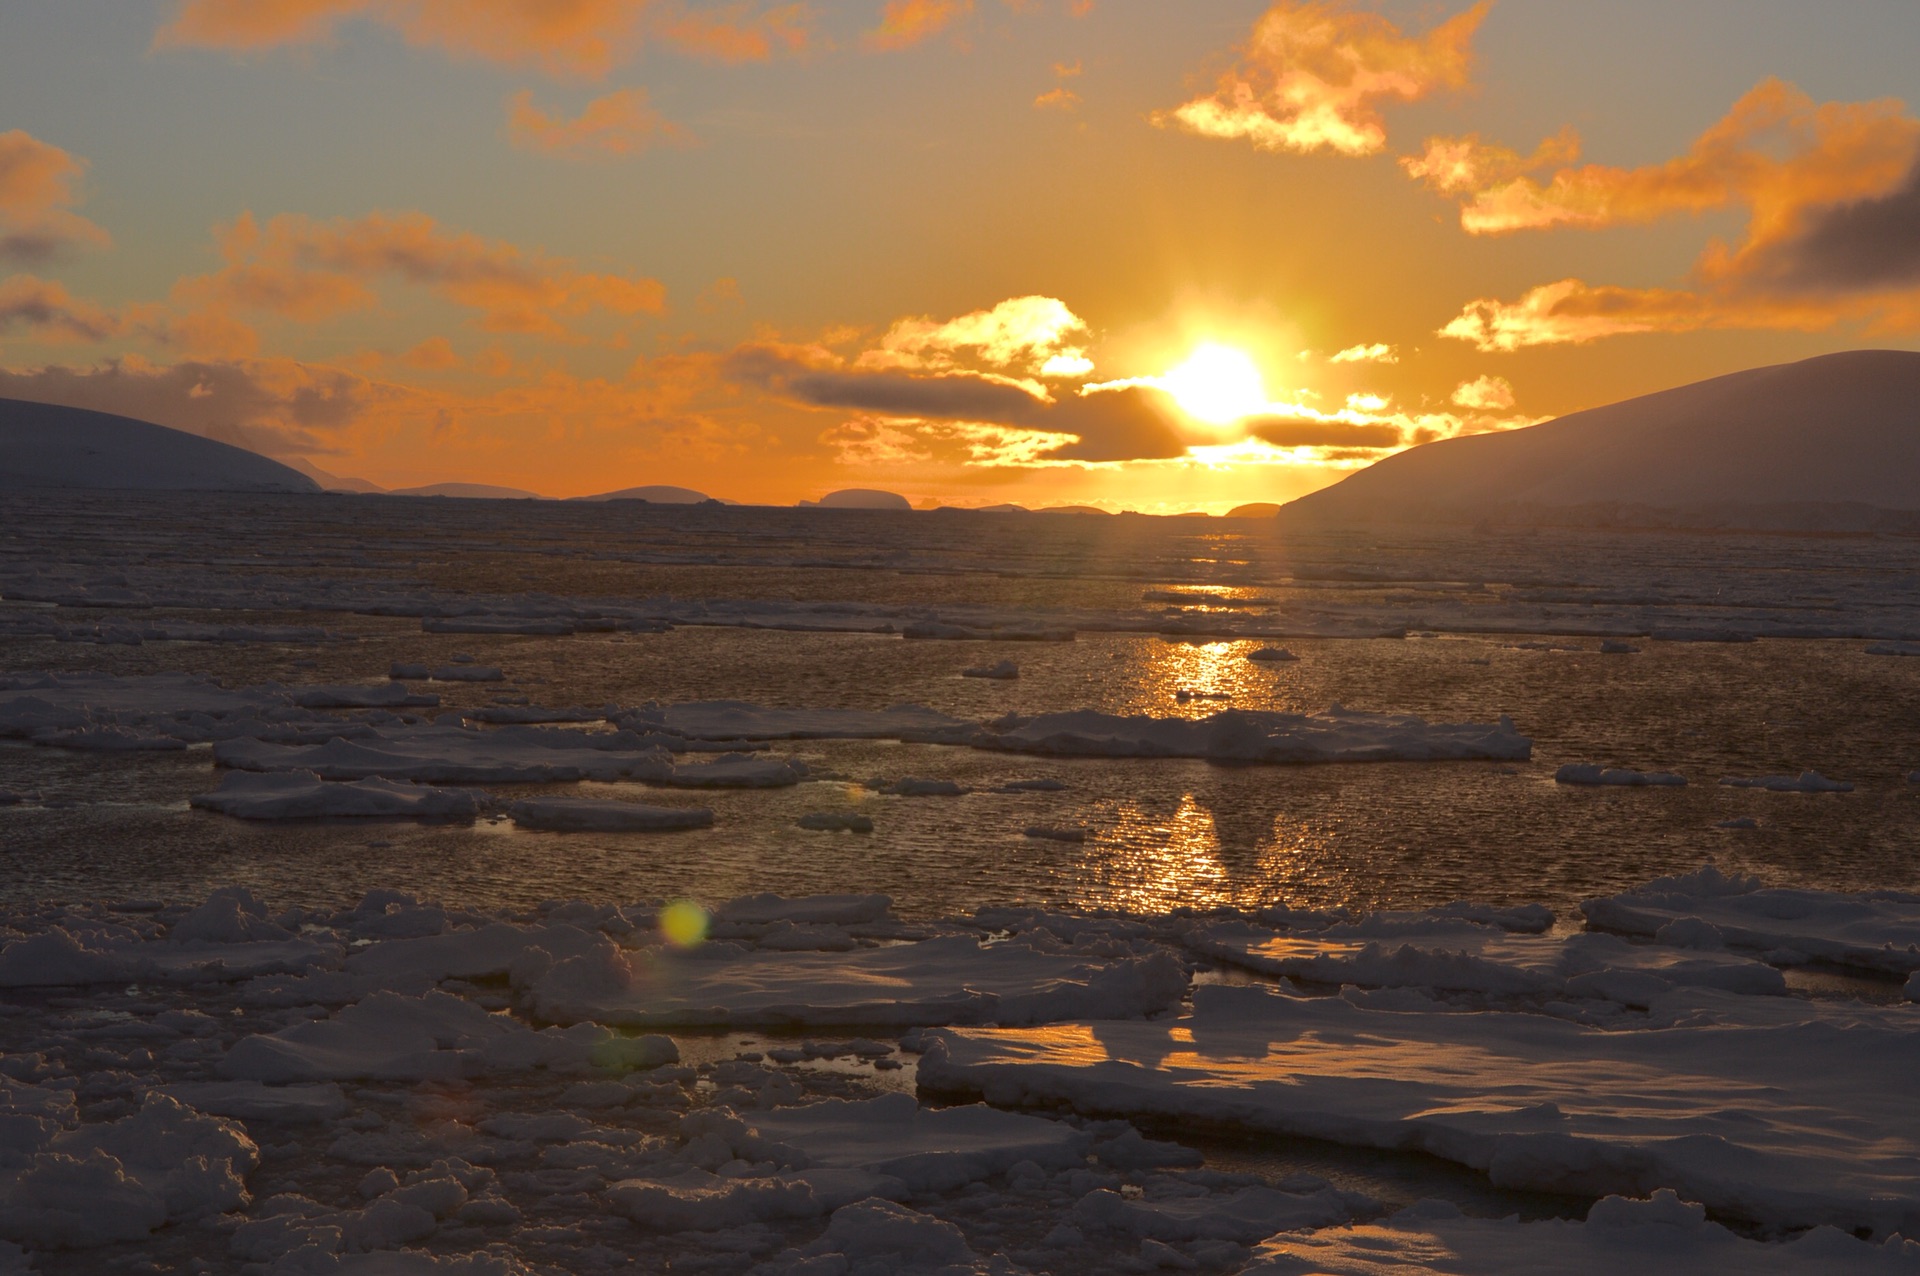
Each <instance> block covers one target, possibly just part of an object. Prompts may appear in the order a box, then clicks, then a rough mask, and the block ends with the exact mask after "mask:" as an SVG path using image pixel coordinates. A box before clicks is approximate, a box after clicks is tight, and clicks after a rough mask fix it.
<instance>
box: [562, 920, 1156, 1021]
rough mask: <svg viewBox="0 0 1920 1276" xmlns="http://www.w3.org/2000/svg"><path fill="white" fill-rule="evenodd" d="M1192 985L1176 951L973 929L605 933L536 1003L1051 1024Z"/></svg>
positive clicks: (578, 1015)
mask: <svg viewBox="0 0 1920 1276" xmlns="http://www.w3.org/2000/svg"><path fill="white" fill-rule="evenodd" d="M1186 986H1187V977H1186V973H1185V971H1183V970H1182V969H1181V968H1180V964H1179V963H1178V962H1177V961H1175V960H1173V959H1172V958H1171V957H1169V956H1167V955H1166V954H1164V953H1161V954H1155V955H1152V956H1147V957H1140V958H1130V959H1125V960H1120V961H1111V962H1107V961H1089V960H1087V959H1086V958H1084V957H1080V956H1077V955H1075V954H1073V953H1071V952H1068V953H1059V952H1051V951H1046V950H1045V949H1044V948H1043V947H1040V946H1036V945H1034V944H1032V943H1027V942H1021V941H1017V940H1016V941H1012V942H1008V943H1002V944H990V945H989V944H982V943H980V942H979V941H978V940H975V939H973V938H971V937H969V936H965V935H949V936H938V937H935V938H932V939H925V940H921V941H919V942H917V943H906V944H896V945H890V946H886V947H879V948H860V949H856V950H855V951H852V952H845V953H828V952H791V953H777V952H769V953H761V952H753V951H746V950H742V949H739V948H734V947H732V946H731V945H727V944H709V945H707V946H706V947H704V948H700V949H695V950H691V951H681V950H677V949H673V948H670V947H669V948H663V949H658V950H649V951H647V952H646V953H643V954H631V955H630V954H628V953H626V952H623V951H622V950H620V949H619V948H618V947H616V946H614V945H613V944H611V943H602V944H600V945H598V946H596V948H595V949H594V950H593V951H592V952H590V953H586V954H583V955H581V956H579V957H573V958H569V959H568V960H566V961H563V962H559V963H557V964H556V965H554V966H553V968H552V969H551V970H549V971H547V972H546V973H545V974H543V975H541V976H540V977H539V978H538V979H536V980H534V981H533V982H532V985H531V987H530V988H529V990H528V1003H529V1005H530V1007H531V1008H532V1010H533V1011H534V1013H535V1014H537V1015H538V1016H539V1017H540V1018H541V1019H544V1020H548V1021H550V1022H555V1023H579V1022H598V1023H606V1024H617V1025H621V1026H629V1027H693V1026H707V1027H729V1026H732V1027H738V1026H748V1025H779V1024H792V1025H801V1024H809V1025H811V1024H873V1025H900V1026H907V1025H913V1024H923V1025H924V1024H930V1023H1044V1022H1047V1021H1049V1020H1053V1019H1061V1018H1068V1017H1072V1016H1075V1015H1079V1014H1091V1015H1097V1016H1098V1017H1101V1018H1121V1019H1124V1018H1129V1017H1133V1016H1138V1015H1144V1014H1150V1013H1152V1012H1154V1011H1157V1010H1164V1009H1166V1008H1167V1007H1168V1006H1171V1005H1172V1004H1174V1003H1175V1002H1177V1001H1178V1000H1179V999H1180V997H1181V995H1182V994H1183V993H1184V992H1185V991H1186Z"/></svg>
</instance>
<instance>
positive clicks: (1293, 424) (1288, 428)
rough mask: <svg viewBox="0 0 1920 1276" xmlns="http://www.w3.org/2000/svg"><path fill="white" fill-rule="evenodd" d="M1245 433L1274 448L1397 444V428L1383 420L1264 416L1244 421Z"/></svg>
mask: <svg viewBox="0 0 1920 1276" xmlns="http://www.w3.org/2000/svg"><path fill="white" fill-rule="evenodd" d="M1247 433H1248V434H1250V435H1252V436H1253V437H1254V438H1256V439H1259V440H1260V441H1261V442H1263V443H1271V444H1272V445H1273V446H1274V447H1346V448H1375V447H1399V446H1400V427H1399V426H1397V425H1387V424H1385V423H1384V422H1382V423H1378V424H1373V425H1350V424H1348V423H1347V422H1345V421H1316V420H1313V419H1312V418H1311V417H1291V416H1267V417H1256V418H1254V419H1253V420H1251V421H1248V422H1247Z"/></svg>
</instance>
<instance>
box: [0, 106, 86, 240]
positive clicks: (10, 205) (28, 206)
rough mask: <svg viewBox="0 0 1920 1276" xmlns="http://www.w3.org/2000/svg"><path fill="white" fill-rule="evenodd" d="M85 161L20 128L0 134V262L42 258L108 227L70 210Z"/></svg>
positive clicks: (75, 202)
mask: <svg viewBox="0 0 1920 1276" xmlns="http://www.w3.org/2000/svg"><path fill="white" fill-rule="evenodd" d="M86 168H87V165H86V161H85V160H82V159H79V158H77V157H76V156H73V155H70V154H68V153H67V152H66V151H63V150H61V149H60V148H59V147H57V146H54V145H52V144H50V143H47V142H43V141H41V140H40V139H39V138H37V137H35V136H33V135H32V134H31V133H28V132H26V131H25V130H23V129H13V130H11V131H9V132H6V133H0V261H43V260H45V259H46V258H49V257H52V256H54V255H56V254H58V253H59V252H61V251H62V250H63V249H66V248H69V247H75V246H79V245H87V246H91V247H105V246H106V245H107V243H108V242H109V240H108V238H107V232H106V231H104V230H101V229H100V228H99V227H98V226H96V225H94V224H93V223H92V222H90V221H88V220H87V219H86V218H84V217H82V216H80V215H79V214H78V213H75V212H73V211H72V209H73V205H75V204H77V203H79V202H80V196H79V192H78V191H77V190H76V189H75V188H76V187H77V186H78V184H79V181H80V178H81V176H82V175H83V174H84V173H85V172H86Z"/></svg>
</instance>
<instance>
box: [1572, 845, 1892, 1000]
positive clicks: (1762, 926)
mask: <svg viewBox="0 0 1920 1276" xmlns="http://www.w3.org/2000/svg"><path fill="white" fill-rule="evenodd" d="M1580 911H1581V912H1583V913H1585V914H1586V916H1587V920H1588V922H1589V923H1591V924H1592V925H1595V926H1601V927H1604V928H1606V929H1607V930H1616V931H1620V932H1622V933H1624V934H1628V935H1648V936H1652V937H1653V938H1654V939H1656V940H1657V941H1659V942H1660V943H1663V944H1673V945H1676V946H1678V947H1682V948H1716V947H1719V946H1721V945H1724V944H1734V945H1738V946H1739V947H1742V948H1747V949H1753V950H1757V951H1759V952H1762V953H1764V954H1766V955H1767V957H1768V959H1769V960H1771V961H1775V962H1778V963H1781V964H1798V963H1800V962H1804V961H1807V960H1816V961H1829V962H1834V963H1836V964H1839V965H1843V966H1858V967H1862V968H1864V969H1867V970H1878V971H1884V972H1887V973H1890V974H1903V975H1904V974H1907V973H1909V972H1912V971H1917V970H1920V895H1913V894H1908V893H1906V892H1903V891H1873V892H1868V893H1865V894H1854V895H1850V894H1841V893H1837V892H1833V891H1814V890H1799V889H1789V888H1782V887H1773V888H1769V887H1765V886H1763V885H1762V884H1761V882H1760V879H1759V878H1757V877H1748V876H1743V875H1733V876H1728V875H1726V874H1723V873H1721V872H1720V871H1719V870H1718V869H1715V868H1713V867H1711V866H1709V867H1707V868H1703V869H1701V870H1700V871H1699V872H1697V873H1689V874H1687V875H1686V876H1684V877H1663V878H1659V879H1657V880H1655V881H1652V882H1649V883H1647V884H1646V885H1645V886H1642V887H1640V888H1638V889H1637V890H1633V891H1629V892H1627V893H1626V894H1624V895H1613V896H1609V897H1607V898H1604V899H1590V900H1587V901H1586V902H1585V903H1583V904H1582V905H1580Z"/></svg>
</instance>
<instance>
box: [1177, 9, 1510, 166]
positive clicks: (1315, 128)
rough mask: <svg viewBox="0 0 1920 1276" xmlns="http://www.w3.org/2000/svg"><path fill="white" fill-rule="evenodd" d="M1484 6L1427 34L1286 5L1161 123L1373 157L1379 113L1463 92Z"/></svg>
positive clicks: (1276, 147)
mask: <svg viewBox="0 0 1920 1276" xmlns="http://www.w3.org/2000/svg"><path fill="white" fill-rule="evenodd" d="M1490 7H1491V0H1482V2H1481V3H1479V4H1476V5H1474V6H1473V7H1472V8H1471V9H1468V10H1467V11H1466V12H1464V13H1460V14H1457V15H1455V16H1454V17H1452V18H1449V19H1447V20H1446V21H1445V22H1443V23H1441V24H1440V25H1439V26H1437V27H1435V28H1433V29H1432V30H1431V31H1428V32H1427V33H1426V34H1425V35H1420V36H1409V35H1407V34H1406V33H1404V32H1403V31H1401V29H1400V28H1399V27H1398V26H1396V25H1394V24H1393V23H1392V22H1390V21H1388V20H1387V19H1386V18H1383V17H1381V16H1380V15H1379V14H1376V13H1366V12H1362V11H1358V10H1354V9H1351V8H1349V7H1347V6H1346V5H1344V4H1339V3H1332V2H1328V0H1280V3H1278V4H1276V5H1274V6H1273V7H1272V8H1271V9H1269V10H1267V12H1266V13H1265V14H1263V15H1262V16H1261V17H1260V19H1259V21H1258V22H1256V23H1255V24H1254V28H1253V32H1252V34H1251V35H1250V36H1249V37H1248V39H1247V43H1246V45H1245V47H1244V48H1243V49H1242V50H1241V55H1240V59H1239V61H1238V62H1237V63H1236V64H1235V65H1234V66H1233V67H1231V68H1230V69H1228V70H1227V71H1226V72H1225V73H1224V74H1222V75H1221V76H1220V79H1219V82H1218V83H1217V84H1216V85H1215V86H1214V90H1213V92H1211V93H1209V94H1206V95H1205V96H1203V97H1197V98H1194V99H1193V100H1192V101H1189V102H1187V103H1185V104H1183V105H1181V106H1178V107H1175V108H1174V109H1173V110H1171V111H1162V112H1159V113H1157V114H1156V115H1155V116H1154V117H1153V119H1154V122H1155V123H1156V124H1159V125H1161V126H1163V127H1179V128H1184V129H1187V130H1189V131H1191V132H1194V133H1199V134H1201V135H1202V136H1205V137H1219V138H1241V139H1245V140H1247V141H1250V142H1252V143H1253V144H1254V145H1255V146H1258V147H1261V148H1263V149H1266V150H1273V151H1319V150H1330V151H1335V152H1338V153H1340V154H1342V155H1372V154H1374V153H1376V152H1378V151H1380V150H1381V149H1382V148H1384V147H1385V146H1386V142H1387V133H1386V124H1385V122H1384V121H1383V120H1382V119H1381V116H1380V111H1379V106H1380V104H1381V103H1383V102H1387V101H1402V102H1411V101H1415V100H1417V99H1419V98H1422V97H1425V96H1427V95H1428V94H1429V93H1432V92H1434V91H1436V90H1440V89H1459V88H1465V87H1466V86H1467V84H1468V82H1469V78H1470V75H1471V72H1472V63H1473V55H1472V48H1471V45H1472V40H1473V35H1474V32H1475V31H1477V30H1478V29H1479V27H1480V23H1481V22H1482V21H1483V20H1484V19H1485V18H1486V16H1487V11H1488V9H1489V8H1490Z"/></svg>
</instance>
